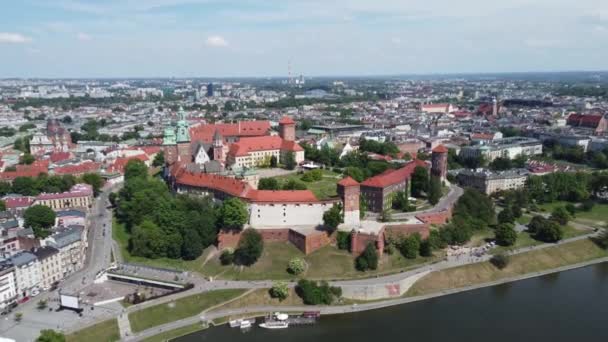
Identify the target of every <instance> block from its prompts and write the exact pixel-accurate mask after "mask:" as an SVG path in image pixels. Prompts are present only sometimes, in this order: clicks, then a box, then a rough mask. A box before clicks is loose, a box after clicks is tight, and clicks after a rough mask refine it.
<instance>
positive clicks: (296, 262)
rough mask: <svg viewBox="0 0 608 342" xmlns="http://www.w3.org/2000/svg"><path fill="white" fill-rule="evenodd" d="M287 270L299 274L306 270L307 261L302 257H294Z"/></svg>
mask: <svg viewBox="0 0 608 342" xmlns="http://www.w3.org/2000/svg"><path fill="white" fill-rule="evenodd" d="M287 271H288V272H289V273H291V274H294V275H298V274H301V273H302V272H304V271H306V261H304V260H303V259H301V258H293V259H291V260H289V264H287Z"/></svg>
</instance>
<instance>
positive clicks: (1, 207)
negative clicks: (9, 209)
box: [0, 200, 6, 211]
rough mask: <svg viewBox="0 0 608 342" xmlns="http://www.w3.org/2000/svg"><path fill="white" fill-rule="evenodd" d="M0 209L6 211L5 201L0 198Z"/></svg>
mask: <svg viewBox="0 0 608 342" xmlns="http://www.w3.org/2000/svg"><path fill="white" fill-rule="evenodd" d="M0 211H6V202H4V201H2V200H0Z"/></svg>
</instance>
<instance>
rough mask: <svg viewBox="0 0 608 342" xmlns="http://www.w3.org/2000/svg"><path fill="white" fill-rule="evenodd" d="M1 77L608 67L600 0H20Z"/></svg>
mask: <svg viewBox="0 0 608 342" xmlns="http://www.w3.org/2000/svg"><path fill="white" fill-rule="evenodd" d="M1 8H2V10H1V11H0V55H1V56H2V59H1V63H0V77H2V78H6V77H49V78H53V77H57V78H62V77H173V76H174V77H195V76H204V77H242V76H281V75H287V68H288V67H287V65H288V61H289V60H291V65H292V72H293V74H294V75H299V74H303V75H305V76H311V75H395V74H437V73H488V72H529V71H569V70H607V69H608V58H606V57H608V44H607V43H608V2H607V1H605V0H580V1H576V2H574V1H571V0H509V1H507V2H498V3H496V2H489V1H482V0H463V1H459V2H457V3H456V2H454V1H449V0H437V1H421V0H376V1H368V0H335V1H324V0H306V1H303V0H299V1H296V0H248V1H245V0H106V1H101V0H89V1H86V0H55V1H46V0H23V1H18V2H17V1H11V2H10V3H9V2H8V1H5V3H4V4H2V6H1Z"/></svg>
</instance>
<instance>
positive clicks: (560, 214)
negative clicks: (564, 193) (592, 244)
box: [551, 206, 570, 226]
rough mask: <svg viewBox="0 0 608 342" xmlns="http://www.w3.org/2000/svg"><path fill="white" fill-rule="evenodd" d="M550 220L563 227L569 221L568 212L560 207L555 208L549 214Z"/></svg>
mask: <svg viewBox="0 0 608 342" xmlns="http://www.w3.org/2000/svg"><path fill="white" fill-rule="evenodd" d="M551 220H553V221H555V222H557V223H559V224H561V225H562V226H565V225H566V224H568V221H569V220H570V214H569V213H568V210H566V208H564V207H561V206H560V207H556V208H555V209H553V212H552V213H551Z"/></svg>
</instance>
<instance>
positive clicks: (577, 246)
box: [406, 239, 608, 296]
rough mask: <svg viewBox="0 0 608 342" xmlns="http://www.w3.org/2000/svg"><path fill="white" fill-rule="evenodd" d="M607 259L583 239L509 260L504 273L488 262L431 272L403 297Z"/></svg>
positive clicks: (591, 243)
mask: <svg viewBox="0 0 608 342" xmlns="http://www.w3.org/2000/svg"><path fill="white" fill-rule="evenodd" d="M607 256H608V251H606V250H603V249H601V248H599V247H598V246H597V245H596V244H595V243H593V242H592V241H591V240H589V239H583V240H578V241H574V242H569V243H564V244H560V245H555V246H553V247H549V248H544V249H541V250H535V251H531V252H527V253H521V254H517V255H514V256H511V257H510V262H509V264H508V265H507V267H506V268H504V269H503V270H499V269H497V268H496V267H495V266H493V265H492V264H491V263H490V262H481V263H476V264H470V265H465V266H460V267H454V268H449V269H445V270H441V271H437V272H432V273H430V274H428V275H426V276H425V277H423V278H422V279H420V280H419V281H418V282H416V283H415V284H414V285H413V286H412V288H410V289H409V291H408V292H407V294H406V296H418V295H424V294H429V293H437V292H440V291H444V290H448V289H456V288H461V287H466V286H471V285H476V284H483V283H488V282H491V281H496V280H500V279H504V278H508V277H513V276H520V275H524V274H529V273H533V272H540V271H545V270H550V269H553V268H557V267H561V266H566V265H572V264H577V263H581V262H585V261H589V260H593V259H598V258H603V257H607Z"/></svg>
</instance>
